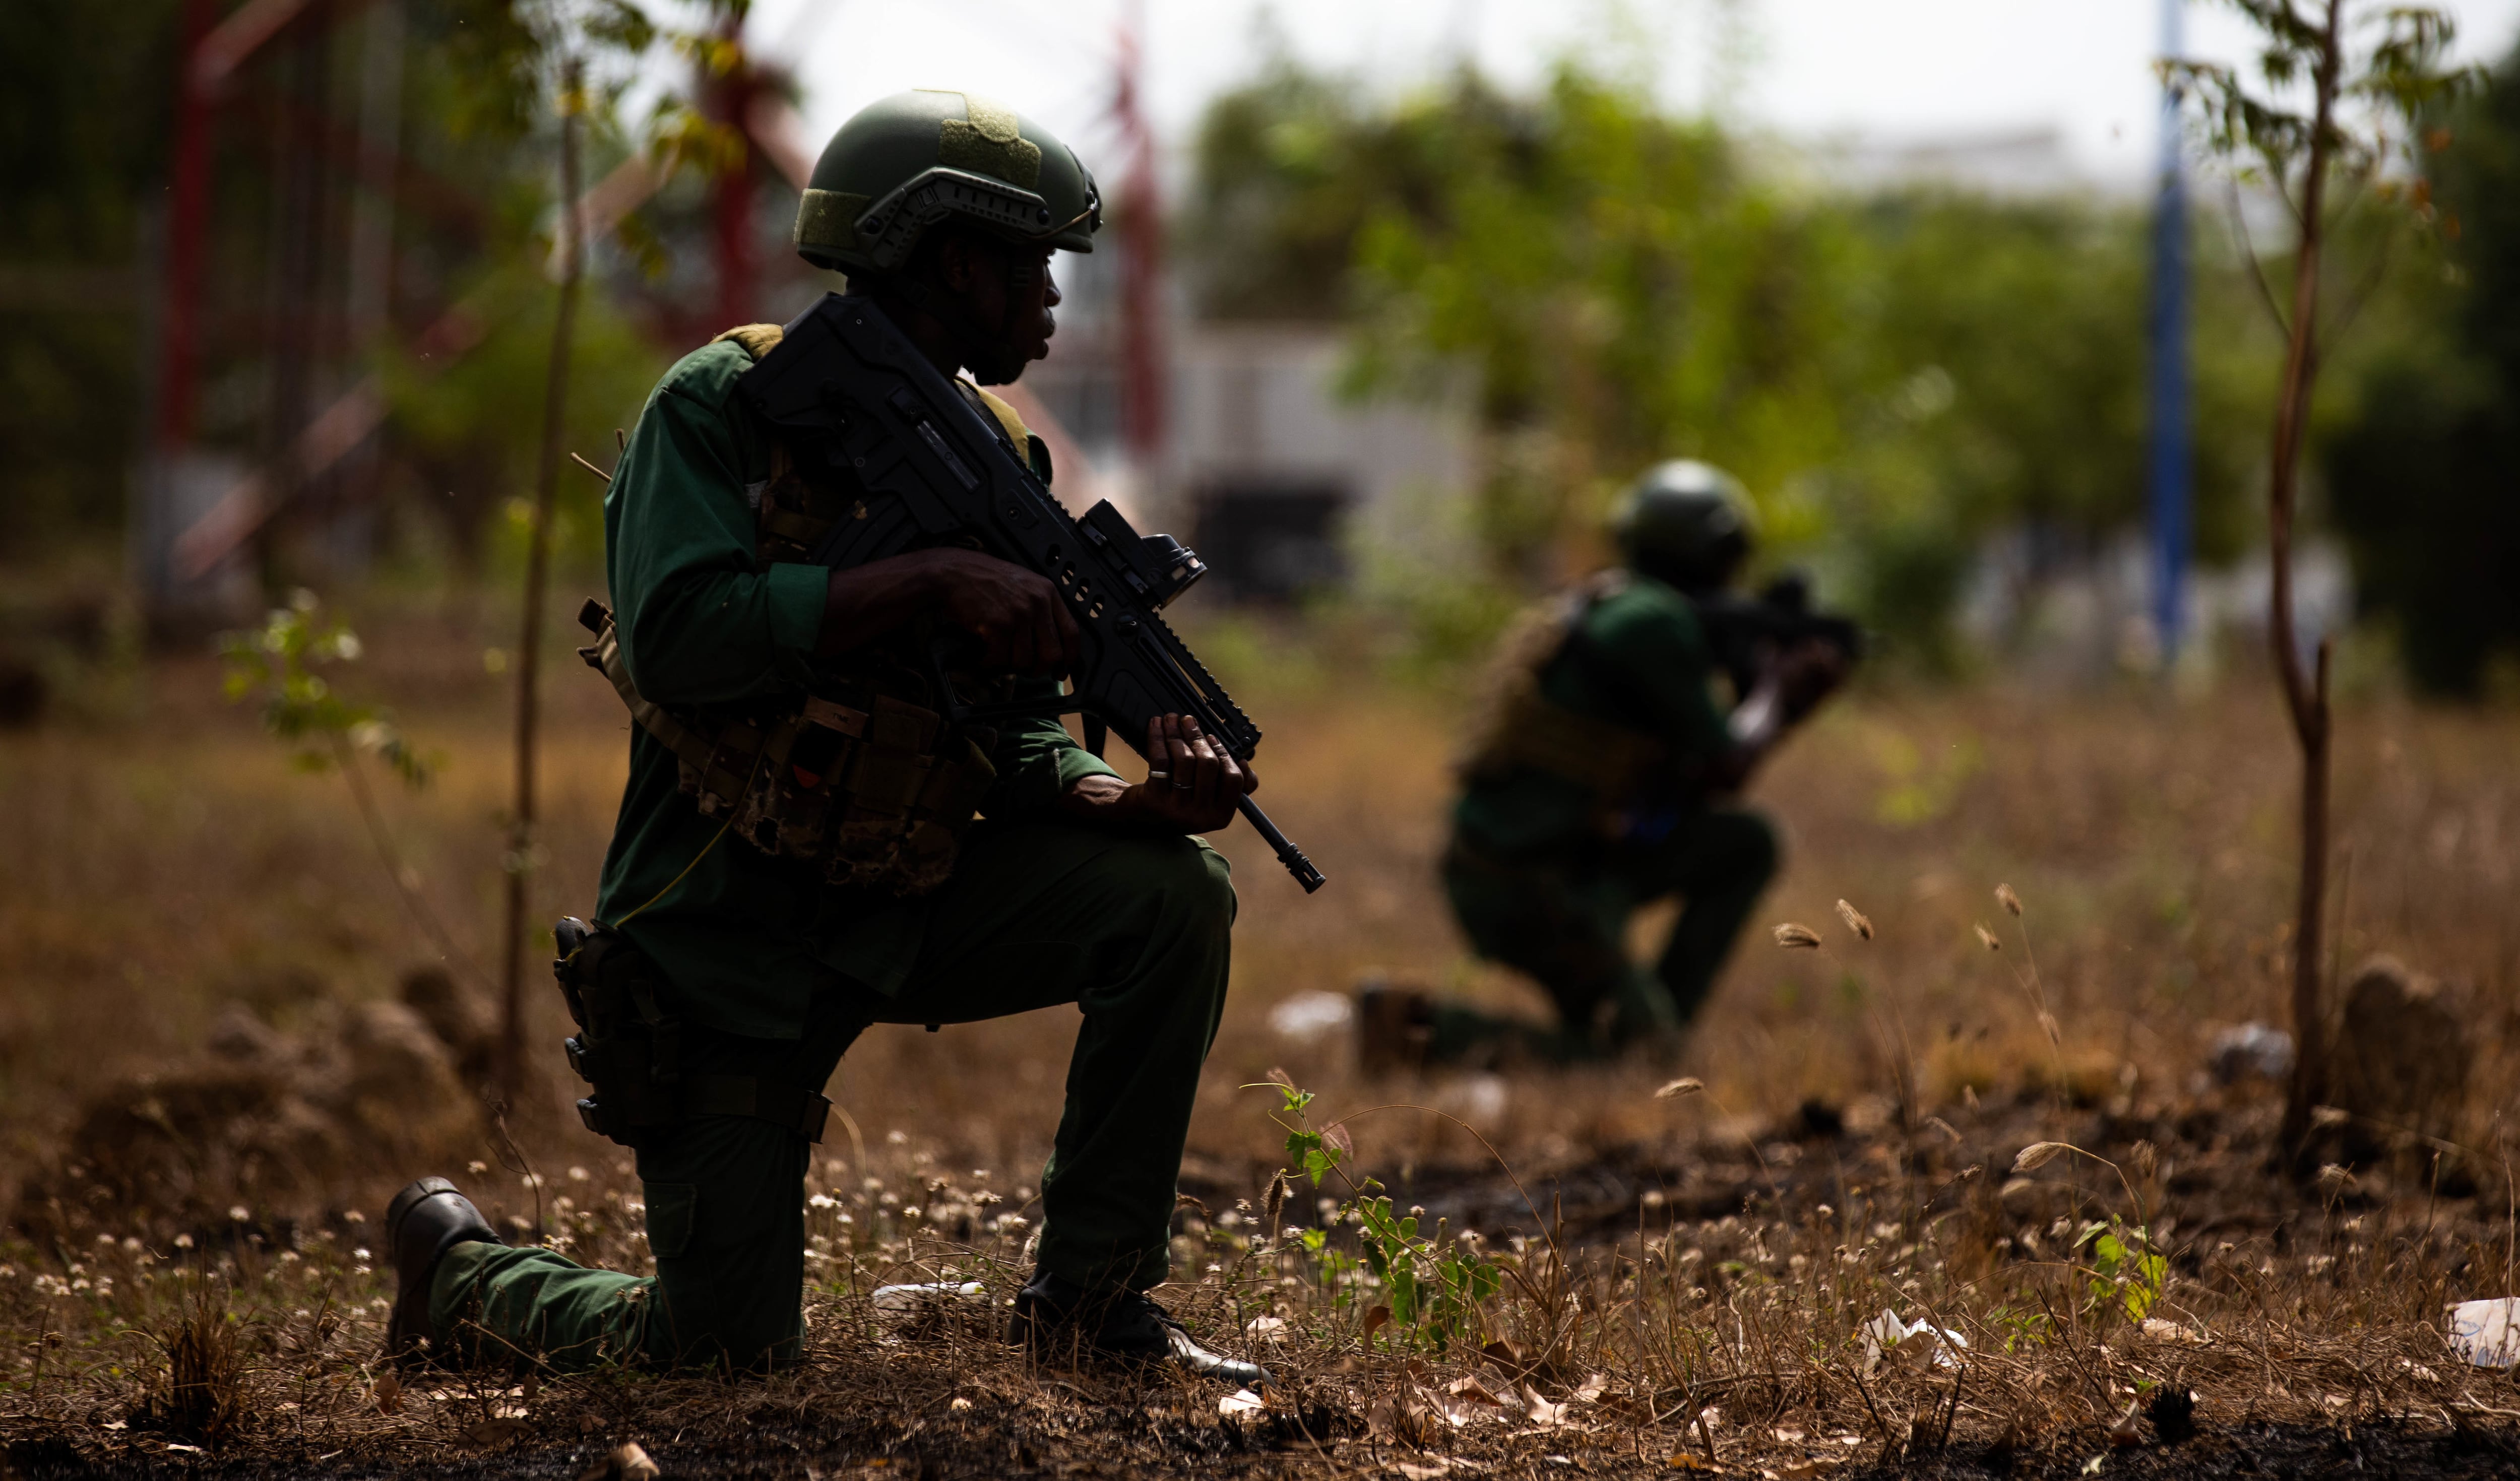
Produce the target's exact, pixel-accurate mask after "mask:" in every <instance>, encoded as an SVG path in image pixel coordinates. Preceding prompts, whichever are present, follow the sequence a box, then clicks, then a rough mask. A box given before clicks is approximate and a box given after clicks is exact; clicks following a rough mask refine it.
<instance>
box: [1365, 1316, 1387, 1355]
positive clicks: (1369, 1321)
mask: <svg viewBox="0 0 2520 1481" xmlns="http://www.w3.org/2000/svg"><path fill="white" fill-rule="evenodd" d="M1390 1321H1391V1308H1390V1307H1387V1306H1376V1307H1373V1308H1370V1309H1369V1310H1368V1311H1367V1312H1366V1314H1365V1341H1366V1345H1367V1346H1369V1347H1370V1346H1372V1345H1373V1334H1374V1333H1375V1332H1378V1331H1380V1330H1382V1328H1383V1327H1384V1326H1386V1325H1388V1324H1390Z"/></svg>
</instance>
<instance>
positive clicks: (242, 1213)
mask: <svg viewBox="0 0 2520 1481" xmlns="http://www.w3.org/2000/svg"><path fill="white" fill-rule="evenodd" d="M228 1217H229V1218H230V1219H232V1220H234V1221H235V1222H237V1223H239V1224H243V1223H244V1222H245V1221H247V1220H248V1219H250V1218H252V1217H253V1212H252V1210H250V1209H248V1208H247V1207H246V1206H245V1205H244V1204H242V1203H232V1204H230V1205H228Z"/></svg>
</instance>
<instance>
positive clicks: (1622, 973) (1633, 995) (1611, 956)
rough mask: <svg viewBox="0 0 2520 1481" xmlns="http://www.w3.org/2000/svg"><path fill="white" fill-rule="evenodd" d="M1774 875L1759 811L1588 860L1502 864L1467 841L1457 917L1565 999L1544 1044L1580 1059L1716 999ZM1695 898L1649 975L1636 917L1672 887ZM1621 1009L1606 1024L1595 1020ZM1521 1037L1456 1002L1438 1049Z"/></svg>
mask: <svg viewBox="0 0 2520 1481" xmlns="http://www.w3.org/2000/svg"><path fill="white" fill-rule="evenodd" d="M1776 872H1777V835H1776V830H1774V829H1772V828H1770V827H1769V826H1768V822H1767V820H1766V819H1764V818H1762V817H1760V816H1759V815H1758V814H1756V813H1752V812H1744V811H1738V810H1732V809H1710V810H1707V811H1704V812H1698V813H1693V814H1689V815H1687V816H1685V817H1683V818H1681V819H1680V820H1679V821H1678V823H1677V824H1676V825H1675V826H1674V827H1673V828H1672V830H1671V831H1670V832H1668V833H1667V834H1665V835H1664V836H1663V837H1662V838H1660V839H1658V840H1655V841H1653V842H1651V843H1638V842H1621V843H1614V844H1608V845H1603V846H1600V847H1598V848H1594V849H1587V850H1585V851H1584V852H1583V853H1582V854H1581V855H1579V856H1572V857H1564V858H1546V857H1544V858H1537V859H1516V860H1499V859H1496V858H1493V857H1491V856H1489V855H1486V854H1483V853H1481V852H1480V851H1479V850H1477V849H1476V848H1473V847H1470V846H1468V845H1465V844H1464V843H1463V842H1462V841H1460V840H1458V839H1457V840H1456V841H1455V842H1454V845H1453V847H1452V848H1451V850H1449V851H1448V852H1447V853H1446V855H1445V858H1444V887H1445V891H1446V893H1447V894H1449V895H1450V896H1451V898H1452V903H1453V912H1454V915H1455V916H1456V917H1457V918H1459V920H1461V923H1462V929H1463V933H1464V934H1466V935H1467V936H1468V937H1469V938H1470V944H1471V946H1472V947H1473V948H1475V949H1476V950H1477V952H1478V954H1479V955H1480V956H1482V957H1485V958H1487V959H1488V960H1490V961H1493V962H1501V963H1504V964H1505V965H1508V966H1510V967H1513V968H1515V969H1516V970H1519V971H1522V972H1526V973H1528V974H1530V975H1531V976H1532V977H1533V978H1534V979H1536V980H1537V981H1538V982H1539V983H1540V985H1541V986H1542V987H1543V988H1545V989H1547V990H1548V992H1549V995H1550V997H1551V998H1552V999H1553V1000H1554V1001H1555V1003H1556V1005H1557V1012H1558V1028H1557V1029H1556V1031H1555V1032H1554V1034H1553V1035H1546V1036H1543V1041H1542V1043H1541V1046H1540V1047H1541V1048H1543V1049H1544V1050H1545V1051H1546V1052H1548V1053H1551V1054H1553V1055H1559V1056H1563V1057H1582V1056H1584V1055H1587V1054H1591V1053H1597V1052H1598V1051H1599V1050H1600V1049H1601V1048H1603V1047H1605V1045H1606V1047H1608V1048H1612V1049H1616V1048H1618V1047H1620V1046H1623V1045H1625V1044H1627V1043H1630V1042H1632V1041H1635V1040H1637V1039H1640V1038H1644V1037H1650V1036H1652V1035H1654V1034H1657V1033H1668V1032H1670V1031H1672V1030H1676V1029H1678V1028H1680V1027H1682V1026H1683V1025H1685V1024H1687V1023H1688V1020H1689V1019H1690V1018H1692V1017H1694V1016H1695V1015H1696V1013H1697V1011H1698V1010H1699V1009H1700V1008H1702V1007H1703V1006H1704V1005H1705V1002H1706V999H1707V996H1708V994H1709V993H1711V992H1712V991H1713V989H1714V986H1715V976H1716V973H1717V972H1718V971H1720V970H1722V968H1723V965H1724V959H1725V958H1726V957H1727V956H1728V955H1730V954H1731V952H1732V950H1733V938H1734V937H1736V936H1738V935H1739V934H1740V931H1741V925H1742V923H1743V922H1744V921H1745V920H1748V919H1749V917H1750V912H1751V910H1752V908H1753V907H1755V906H1756V905H1757V904H1758V902H1759V895H1760V893H1761V891H1763V890H1765V889H1766V888H1767V887H1768V881H1769V880H1770V879H1771V878H1773V877H1774V876H1775V875H1776ZM1674 894H1677V895H1680V896H1682V897H1683V898H1684V900H1685V901H1686V905H1685V906H1684V908H1683V909H1682V911H1681V915H1680V920H1679V921H1678V922H1677V923H1676V924H1675V925H1674V926H1673V927H1672V932H1671V940H1670V941H1669V942H1668V943H1667V944H1666V945H1665V946H1664V947H1663V952H1662V957H1661V959H1660V960H1659V961H1658V962H1656V963H1655V964H1654V965H1653V966H1652V968H1651V969H1647V968H1646V967H1644V966H1643V965H1639V964H1637V963H1636V962H1634V961H1632V960H1630V958H1629V956H1628V948H1627V929H1628V920H1629V918H1630V917H1631V916H1633V915H1634V914H1635V913H1636V911H1637V908H1638V907H1639V906H1641V905H1643V904H1646V903H1648V902H1650V901H1653V900H1658V899H1662V898H1664V897H1666V896H1669V895H1674ZM1605 1003H1606V1004H1608V1005H1610V1009H1611V1011H1610V1014H1609V1022H1608V1024H1607V1025H1606V1029H1603V1028H1601V1027H1598V1026H1597V1020H1598V1018H1599V1017H1600V1015H1601V1008H1602V1005H1603V1004H1605ZM1516 1032H1518V1029H1517V1026H1516V1025H1514V1024H1513V1023H1511V1022H1509V1021H1508V1020H1506V1019H1501V1018H1496V1017H1492V1016H1490V1015H1487V1014H1484V1013H1479V1012H1477V1011H1475V1010H1469V1009H1463V1008H1458V1007H1449V1006H1448V1007H1443V1008H1439V1009H1438V1010H1436V1019H1435V1024H1434V1038H1433V1042H1432V1043H1431V1044H1430V1046H1429V1053H1430V1054H1431V1055H1433V1056H1434V1057H1436V1058H1439V1059H1447V1058H1460V1057H1462V1056H1463V1055H1466V1054H1469V1053H1471V1052H1473V1051H1474V1050H1475V1049H1476V1048H1477V1047H1478V1046H1479V1045H1481V1044H1484V1043H1488V1042H1492V1041H1495V1040H1498V1039H1502V1038H1506V1037H1508V1036H1510V1035H1512V1034H1515V1033H1516Z"/></svg>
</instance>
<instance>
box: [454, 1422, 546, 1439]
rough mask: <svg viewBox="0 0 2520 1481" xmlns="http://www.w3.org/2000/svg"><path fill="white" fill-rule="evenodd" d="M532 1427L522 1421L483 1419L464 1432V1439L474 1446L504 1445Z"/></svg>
mask: <svg viewBox="0 0 2520 1481" xmlns="http://www.w3.org/2000/svg"><path fill="white" fill-rule="evenodd" d="M532 1428H533V1426H532V1425H530V1424H527V1423H526V1422H525V1421H524V1420H522V1419H484V1420H482V1421H481V1422H480V1423H478V1424H475V1425H473V1426H472V1428H471V1429H468V1430H466V1431H465V1432H464V1438H465V1439H466V1440H467V1441H470V1442H471V1443H472V1444H474V1445H481V1446H490V1445H505V1444H507V1443H508V1442H509V1441H511V1440H514V1439H516V1438H517V1437H518V1436H520V1435H522V1434H524V1433H525V1432H526V1431H527V1430H530V1429H532Z"/></svg>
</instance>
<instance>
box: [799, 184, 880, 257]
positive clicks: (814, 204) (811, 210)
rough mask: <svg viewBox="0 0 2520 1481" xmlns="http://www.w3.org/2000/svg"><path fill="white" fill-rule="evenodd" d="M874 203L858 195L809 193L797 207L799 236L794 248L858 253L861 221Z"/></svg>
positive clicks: (846, 192) (825, 192) (849, 193)
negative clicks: (859, 224) (859, 219)
mask: <svg viewBox="0 0 2520 1481" xmlns="http://www.w3.org/2000/svg"><path fill="white" fill-rule="evenodd" d="M872 203H873V202H870V201H868V200H867V198H866V197H864V196H861V195H858V194H857V193H856V192H854V191H818V190H808V191H806V192H805V198H804V200H803V202H801V203H799V204H798V205H797V207H796V235H795V240H794V242H793V243H792V244H791V245H792V246H795V247H800V248H801V247H819V248H822V249H825V250H839V251H849V250H854V249H855V248H856V247H857V246H858V218H859V217H860V216H863V215H865V214H866V208H867V207H868V206H869V205H870V204H872Z"/></svg>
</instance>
